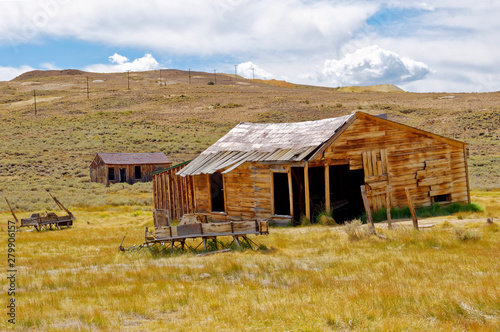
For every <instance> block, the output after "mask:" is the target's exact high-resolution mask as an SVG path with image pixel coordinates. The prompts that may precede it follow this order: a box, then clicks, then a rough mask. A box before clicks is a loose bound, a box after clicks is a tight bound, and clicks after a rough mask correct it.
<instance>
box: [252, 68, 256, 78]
mask: <svg viewBox="0 0 500 332" xmlns="http://www.w3.org/2000/svg"><path fill="white" fill-rule="evenodd" d="M254 79H255V68H253V67H252V80H254Z"/></svg>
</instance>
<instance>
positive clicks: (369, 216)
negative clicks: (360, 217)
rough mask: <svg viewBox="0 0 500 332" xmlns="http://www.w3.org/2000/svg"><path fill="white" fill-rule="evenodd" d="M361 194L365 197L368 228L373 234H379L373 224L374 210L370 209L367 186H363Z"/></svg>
mask: <svg viewBox="0 0 500 332" xmlns="http://www.w3.org/2000/svg"><path fill="white" fill-rule="evenodd" d="M361 196H362V197H363V204H364V205H365V210H366V221H367V223H368V229H369V231H370V233H371V234H377V232H376V231H375V225H374V224H373V218H372V210H371V209H370V202H368V196H367V195H366V186H364V185H363V186H361Z"/></svg>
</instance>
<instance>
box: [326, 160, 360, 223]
mask: <svg viewBox="0 0 500 332" xmlns="http://www.w3.org/2000/svg"><path fill="white" fill-rule="evenodd" d="M329 168H330V169H329V172H330V207H331V208H330V211H331V213H332V216H333V218H334V219H335V221H336V222H341V223H342V222H345V221H347V220H352V219H355V218H358V217H359V216H361V215H362V214H363V212H364V206H363V198H362V197H361V191H360V186H362V185H364V184H365V181H364V171H363V170H362V169H360V170H350V169H349V165H335V166H330V167H329ZM323 182H324V181H323Z"/></svg>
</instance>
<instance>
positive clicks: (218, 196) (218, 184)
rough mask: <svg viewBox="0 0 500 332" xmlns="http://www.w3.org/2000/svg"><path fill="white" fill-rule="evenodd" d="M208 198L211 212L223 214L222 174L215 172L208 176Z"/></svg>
mask: <svg viewBox="0 0 500 332" xmlns="http://www.w3.org/2000/svg"><path fill="white" fill-rule="evenodd" d="M210 198H211V202H212V212H225V204H224V182H223V178H222V173H218V172H216V173H213V174H210Z"/></svg>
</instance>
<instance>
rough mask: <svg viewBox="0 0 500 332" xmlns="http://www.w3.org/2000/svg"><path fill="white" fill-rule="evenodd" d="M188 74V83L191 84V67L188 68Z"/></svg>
mask: <svg viewBox="0 0 500 332" xmlns="http://www.w3.org/2000/svg"><path fill="white" fill-rule="evenodd" d="M188 73H189V74H188V75H189V84H191V68H189V69H188Z"/></svg>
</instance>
